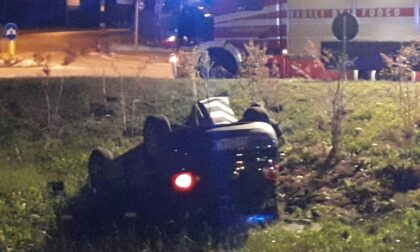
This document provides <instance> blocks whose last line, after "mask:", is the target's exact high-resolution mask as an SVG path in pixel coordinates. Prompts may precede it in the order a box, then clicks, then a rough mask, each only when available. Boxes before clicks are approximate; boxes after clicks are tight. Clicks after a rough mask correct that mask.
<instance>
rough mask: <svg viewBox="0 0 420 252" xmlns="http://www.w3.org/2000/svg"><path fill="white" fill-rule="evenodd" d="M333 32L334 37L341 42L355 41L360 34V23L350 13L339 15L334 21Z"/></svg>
mask: <svg viewBox="0 0 420 252" xmlns="http://www.w3.org/2000/svg"><path fill="white" fill-rule="evenodd" d="M332 30H333V33H334V36H335V37H336V38H337V39H338V40H340V41H343V40H347V41H350V40H352V39H354V38H355V37H356V35H357V33H358V32H359V22H358V21H357V19H356V17H355V16H353V15H352V14H350V13H347V12H344V13H341V14H339V15H338V16H337V17H336V18H335V19H334V21H333V26H332Z"/></svg>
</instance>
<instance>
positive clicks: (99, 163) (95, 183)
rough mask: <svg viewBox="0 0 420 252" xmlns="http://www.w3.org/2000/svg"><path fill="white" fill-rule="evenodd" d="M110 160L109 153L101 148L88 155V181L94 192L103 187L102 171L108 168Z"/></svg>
mask: <svg viewBox="0 0 420 252" xmlns="http://www.w3.org/2000/svg"><path fill="white" fill-rule="evenodd" d="M112 159H113V156H112V153H111V151H109V150H107V149H103V148H97V149H95V150H93V151H92V153H91V154H90V157H89V162H88V173H89V181H90V185H91V186H92V187H93V188H94V189H95V190H101V189H102V188H103V187H104V184H105V181H103V180H104V178H103V174H102V171H103V170H104V169H105V168H106V167H107V166H109V163H110V162H111V160H112Z"/></svg>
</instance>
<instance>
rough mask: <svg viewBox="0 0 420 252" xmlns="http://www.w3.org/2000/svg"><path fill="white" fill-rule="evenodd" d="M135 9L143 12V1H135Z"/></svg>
mask: <svg viewBox="0 0 420 252" xmlns="http://www.w3.org/2000/svg"><path fill="white" fill-rule="evenodd" d="M137 9H138V10H139V11H141V10H143V9H144V1H143V0H138V1H137Z"/></svg>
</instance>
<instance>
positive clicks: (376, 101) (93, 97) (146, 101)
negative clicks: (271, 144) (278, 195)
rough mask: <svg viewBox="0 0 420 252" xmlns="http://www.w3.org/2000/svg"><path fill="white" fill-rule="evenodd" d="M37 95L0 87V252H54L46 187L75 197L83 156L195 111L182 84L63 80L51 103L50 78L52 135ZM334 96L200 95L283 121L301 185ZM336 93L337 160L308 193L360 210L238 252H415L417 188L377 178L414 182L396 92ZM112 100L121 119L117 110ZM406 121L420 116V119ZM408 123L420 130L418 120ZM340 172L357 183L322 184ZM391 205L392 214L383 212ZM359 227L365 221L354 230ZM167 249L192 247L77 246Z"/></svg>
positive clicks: (225, 85) (366, 86)
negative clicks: (343, 103)
mask: <svg viewBox="0 0 420 252" xmlns="http://www.w3.org/2000/svg"><path fill="white" fill-rule="evenodd" d="M41 84H42V79H41V78H36V79H18V80H0V161H1V162H0V164H1V165H0V171H1V173H2V176H0V251H7V250H12V251H31V250H32V251H40V250H47V249H48V248H49V249H50V250H54V248H57V247H54V246H58V245H57V243H55V244H53V243H51V240H52V239H55V238H56V237H59V235H58V236H57V232H58V231H57V227H56V225H55V221H54V220H55V215H54V211H55V208H56V207H57V205H58V202H57V199H56V198H54V197H51V195H50V194H49V193H48V187H47V183H48V181H57V180H62V181H64V182H65V185H66V195H67V196H68V197H71V196H74V195H77V194H78V193H79V192H80V189H81V188H82V186H83V185H84V184H85V183H86V176H87V164H86V163H87V158H88V155H89V152H90V150H91V149H93V148H94V147H96V146H99V145H100V146H104V147H106V148H108V149H110V150H112V151H113V153H114V154H119V153H123V152H124V151H126V150H128V149H129V148H131V147H133V146H135V145H137V144H139V143H141V141H142V136H141V130H142V125H143V122H144V119H145V117H146V116H147V115H150V114H165V115H166V116H168V118H169V120H170V121H171V122H173V123H176V124H181V123H182V122H183V120H184V119H185V118H186V116H187V115H188V114H189V112H190V108H191V105H192V104H193V102H194V98H193V97H192V93H193V92H192V88H191V85H190V84H189V82H188V81H186V80H175V81H174V80H159V79H136V78H125V79H123V81H122V82H121V80H120V79H118V78H108V79H106V85H105V90H106V94H104V92H103V87H104V86H103V83H102V79H101V78H68V79H65V86H64V90H63V92H62V96H61V97H59V92H60V79H58V78H57V79H55V78H51V79H50V81H49V85H48V87H47V93H48V94H49V95H50V98H51V105H52V111H49V112H50V113H51V114H52V125H50V126H49V127H48V125H47V123H46V121H47V114H48V110H47V106H46V102H45V99H44V95H45V93H44V90H43V89H42V85H41ZM332 85H333V83H317V82H308V81H300V80H286V81H280V80H261V81H259V83H258V86H257V87H255V86H253V87H252V88H250V87H249V84H248V82H247V81H244V80H229V81H210V83H209V93H210V94H212V95H219V94H228V95H229V96H230V99H231V103H232V107H233V108H234V110H235V111H236V113H237V115H241V114H242V112H243V111H244V110H245V109H246V107H247V106H249V104H250V103H251V102H254V101H263V102H264V103H265V105H266V107H267V108H268V109H269V111H270V114H271V116H272V117H273V118H274V119H275V120H278V121H279V122H281V126H282V128H283V131H284V134H285V138H286V139H287V143H286V145H285V146H283V147H282V148H281V152H282V153H283V154H282V156H283V160H282V164H283V166H284V167H285V171H286V174H285V176H289V175H293V174H295V173H296V174H295V175H293V176H292V177H293V178H295V177H296V176H297V175H301V176H302V177H303V180H305V179H308V180H309V179H311V174H313V171H314V170H316V169H317V168H318V167H319V165H320V164H322V160H323V159H324V158H325V156H326V154H327V151H328V149H329V148H330V143H329V134H330V133H329V132H330V127H331V125H330V120H329V110H330V105H329V104H330V103H329V98H330V93H329V90H330V89H331V86H332ZM413 85H415V84H413ZM416 85H419V84H416ZM346 88H347V90H346V97H347V99H346V100H347V111H346V117H345V121H344V125H343V127H344V128H343V152H342V153H341V157H342V159H343V160H344V161H343V162H342V164H340V165H339V166H338V168H337V170H333V171H332V174H328V175H327V178H325V179H326V180H327V182H328V183H326V184H325V185H324V188H319V187H318V188H313V189H314V190H315V189H316V190H319V191H321V189H325V187H327V188H328V189H330V190H333V195H332V196H334V195H335V196H336V198H337V195H344V196H343V199H344V198H345V199H346V200H347V198H349V199H353V200H354V199H355V198H356V199H358V200H359V201H360V202H358V203H357V204H355V203H351V201H350V200H348V201H346V200H343V199H342V200H341V201H344V203H340V204H339V203H337V202H335V201H333V200H324V201H323V202H321V203H319V204H317V203H315V202H313V203H310V206H309V207H310V208H314V209H317V207H318V208H319V209H324V210H319V211H320V213H321V220H319V222H318V223H316V224H314V225H312V227H313V228H307V229H304V230H302V231H299V232H296V231H290V230H287V227H288V225H286V224H285V223H284V222H280V223H278V224H276V225H274V226H270V227H269V228H267V229H264V230H258V229H257V230H253V231H252V232H251V233H250V236H249V239H248V240H247V241H246V243H245V244H244V246H242V247H240V248H238V249H239V250H242V251H392V250H394V251H418V248H419V247H420V245H419V244H418V241H419V240H420V237H419V234H420V223H419V222H420V215H419V209H420V196H419V195H420V192H419V187H418V185H417V186H415V187H414V188H410V190H409V191H408V192H407V191H400V192H397V193H396V191H395V188H394V187H393V186H392V185H393V183H394V184H395V183H397V180H396V179H397V178H398V174H399V173H398V174H394V173H392V174H390V173H389V172H388V173H381V172H382V170H384V169H385V168H387V167H388V168H387V169H388V170H389V171H394V170H396V171H399V170H400V169H409V170H410V169H411V170H410V171H413V173H409V174H414V175H413V176H415V174H417V173H416V172H418V171H419V170H420V168H419V167H420V162H419V160H420V158H419V157H420V147H419V139H420V134H419V128H418V127H417V128H416V134H417V135H416V136H415V137H416V139H417V142H416V144H415V145H414V146H411V147H410V149H407V145H406V138H405V136H404V129H403V126H402V125H403V117H402V116H401V114H400V111H399V104H400V102H401V101H400V100H399V96H398V94H399V93H398V85H396V84H395V83H389V82H375V83H372V82H355V83H350V84H348V85H347V86H346ZM206 93H207V92H206V90H204V88H203V87H202V85H199V90H198V94H199V97H202V98H204V97H205V96H206ZM122 94H123V95H124V96H125V100H126V102H125V104H126V107H125V108H122V106H121V104H122V103H121V95H122ZM124 110H125V111H124ZM105 112H106V113H105ZM123 112H125V113H126V115H127V125H128V127H130V128H131V129H132V130H131V132H132V134H130V137H128V136H127V132H124V131H125V129H124V127H123V126H124V124H123V121H122V115H123ZM413 113H416V115H419V114H420V111H416V110H414V111H413ZM107 115H110V116H107ZM417 119H418V120H419V121H420V117H417ZM349 167H350V168H351V167H357V169H358V171H354V173H355V174H356V175H357V176H356V175H355V176H353V177H347V178H346V179H341V177H338V180H337V181H338V182H337V181H336V180H333V179H332V178H331V179H330V178H329V177H328V176H331V177H333V176H335V173H338V170H339V169H349ZM389 167H393V169H394V170H392V169H389ZM352 169H353V168H352ZM352 171H353V170H352ZM378 174H379V175H378ZM359 175H360V176H359ZM382 175H383V176H382ZM385 175H387V176H385ZM337 176H338V175H337ZM334 178H335V177H334ZM332 181H334V183H333V182H332ZM288 189H290V188H288ZM356 189H357V190H356ZM366 192H367V193H368V195H369V197H367V198H363V197H362V196H361V195H364V194H365V193H366ZM346 195H347V196H346ZM329 196H331V195H329ZM332 196H331V197H330V198H334V197H332ZM292 197H295V195H293V194H290V193H289V194H286V197H285V201H287V199H290V198H292ZM287 204H288V203H287ZM356 205H357V206H356ZM390 205H391V206H392V207H390V210H387V211H385V210H383V209H388V208H386V206H390ZM361 206H363V208H362V207H361ZM325 209H329V210H325ZM366 209H374V210H372V211H368V210H366ZM381 209H382V210H381ZM282 211H283V210H282ZM337 213H340V214H337ZM282 214H283V216H286V217H285V218H289V217H290V218H308V216H306V215H308V212H307V210H305V209H302V211H300V212H299V211H297V212H294V213H292V215H293V216H288V215H287V214H286V213H282ZM360 218H364V219H365V221H359V222H356V221H355V220H358V219H360ZM352 221H354V223H352ZM285 227H286V229H285ZM162 239H163V238H162ZM397 241H399V242H397ZM165 242H166V241H164V242H163V243H165ZM416 242H417V243H416ZM98 244H99V245H98ZM156 246H157V247H156ZM159 246H161V247H159ZM162 246H163V247H162ZM165 246H166V247H165ZM168 246H169V247H171V248H172V249H173V250H171V251H177V250H179V251H185V250H194V249H197V245H196V244H195V243H194V242H193V241H191V239H189V238H188V237H187V236H182V235H180V236H179V237H177V239H176V241H174V242H172V243H169V245H168V244H166V245H157V244H154V243H153V244H151V241H144V240H142V241H141V242H139V241H138V237H131V238H130V237H114V238H113V239H110V240H108V241H103V242H102V243H96V244H91V243H90V242H88V243H86V244H83V246H82V247H83V248H85V250H87V251H118V250H120V251H138V250H146V251H147V250H148V249H149V250H159V248H161V249H163V250H165V248H166V249H168ZM202 246H204V248H203V249H204V250H212V249H213V250H223V247H220V248H218V247H217V246H216V247H214V246H209V245H202ZM76 247H77V246H76V245H75V244H73V243H72V242H71V241H67V240H64V241H62V244H61V245H60V248H61V249H60V250H63V248H67V250H68V251H72V250H76ZM153 248H154V249H153ZM416 249H417V250H416Z"/></svg>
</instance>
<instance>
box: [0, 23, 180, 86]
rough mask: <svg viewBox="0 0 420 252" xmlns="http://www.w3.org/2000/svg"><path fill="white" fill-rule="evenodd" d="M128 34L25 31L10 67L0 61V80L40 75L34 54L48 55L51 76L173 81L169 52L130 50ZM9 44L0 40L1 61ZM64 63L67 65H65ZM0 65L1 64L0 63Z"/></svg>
mask: <svg viewBox="0 0 420 252" xmlns="http://www.w3.org/2000/svg"><path fill="white" fill-rule="evenodd" d="M130 41H131V34H130V33H129V32H128V31H125V30H98V31H68V32H27V33H23V34H19V35H18V39H17V41H16V45H17V55H16V59H17V61H16V63H14V64H12V65H13V66H5V65H8V64H6V63H5V61H4V60H3V62H0V65H3V66H1V67H0V78H1V77H3V78H13V77H35V76H42V75H43V72H42V65H44V63H45V61H44V62H43V63H42V64H37V62H36V60H35V56H34V55H38V56H41V57H45V56H46V55H50V56H51V59H50V61H49V68H50V70H51V71H50V73H51V76H102V75H103V74H105V75H107V76H119V75H124V76H139V77H140V76H141V77H153V78H173V74H172V71H171V66H170V64H169V62H168V58H169V53H170V52H169V51H165V50H156V49H150V50H149V49H148V48H145V47H142V48H141V49H142V50H131V51H124V50H123V51H119V50H118V48H125V49H127V48H129V49H130V48H131V49H133V48H132V47H130V45H129V43H130ZM7 47H8V41H6V39H2V40H1V41H0V53H1V56H2V57H1V58H2V59H6V60H7V59H8V58H9V55H8V52H7ZM65 61H68V62H70V63H69V64H64V62H65ZM1 63H3V64H1Z"/></svg>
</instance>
